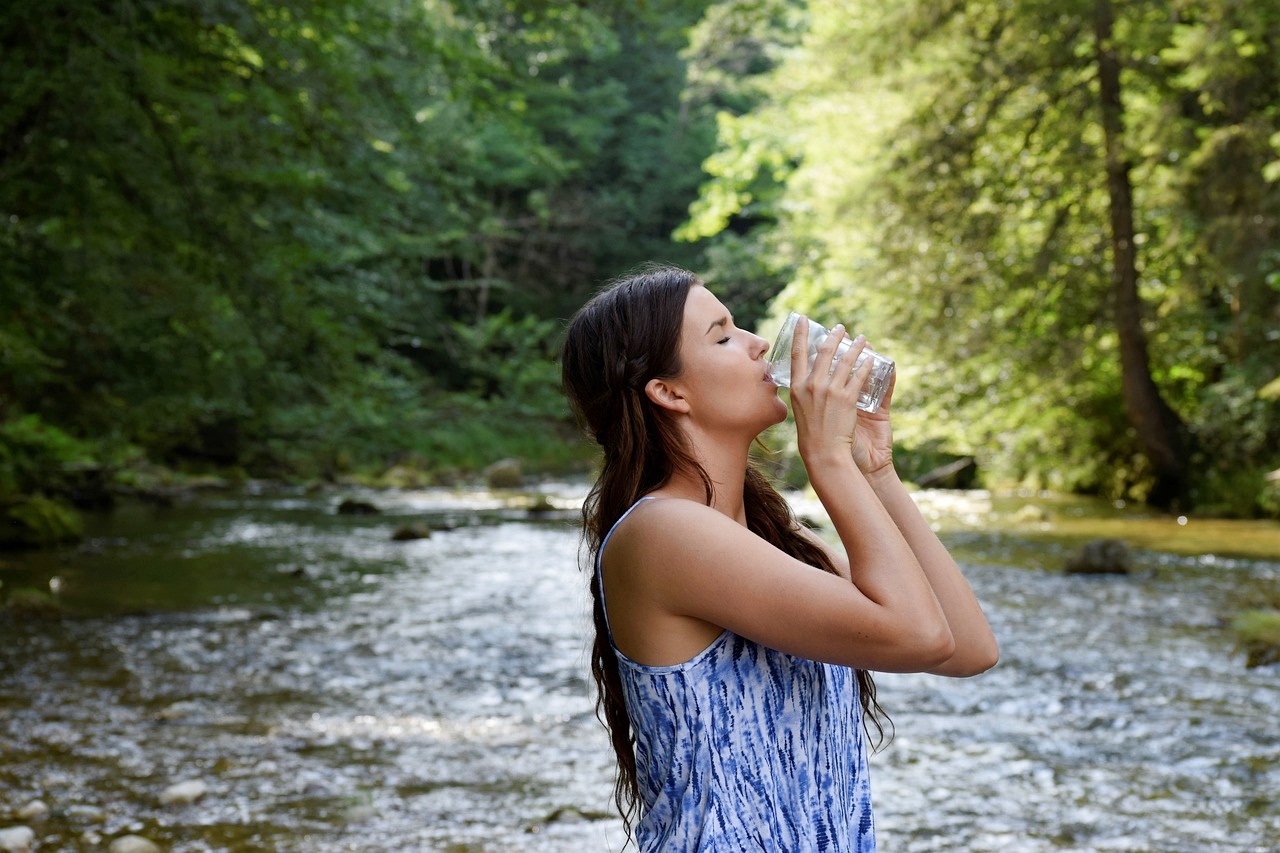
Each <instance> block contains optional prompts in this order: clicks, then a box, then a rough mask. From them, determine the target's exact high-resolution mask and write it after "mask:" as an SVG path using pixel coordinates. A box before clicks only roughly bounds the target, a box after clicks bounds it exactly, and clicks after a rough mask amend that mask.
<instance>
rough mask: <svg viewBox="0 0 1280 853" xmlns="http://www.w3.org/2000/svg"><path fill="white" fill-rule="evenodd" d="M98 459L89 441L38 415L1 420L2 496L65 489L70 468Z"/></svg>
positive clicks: (0, 470)
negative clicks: (45, 420)
mask: <svg viewBox="0 0 1280 853" xmlns="http://www.w3.org/2000/svg"><path fill="white" fill-rule="evenodd" d="M95 461H96V460H95V453H94V451H93V449H92V448H90V447H89V445H88V444H86V443H85V442H83V441H80V440H78V439H76V438H73V437H72V436H70V435H68V434H67V433H65V432H63V431H62V430H60V429H58V428H57V427H55V426H51V425H50V424H48V423H45V422H44V421H43V420H41V419H40V417H39V416H38V415H25V416H22V417H19V418H16V419H14V420H11V421H4V422H2V423H0V498H3V497H5V496H8V495H16V494H34V493H37V492H41V491H48V492H51V493H52V492H58V491H62V490H64V489H65V488H66V486H67V485H68V484H67V478H68V474H69V472H71V471H73V470H74V469H75V468H77V467H83V466H89V465H93V464H95Z"/></svg>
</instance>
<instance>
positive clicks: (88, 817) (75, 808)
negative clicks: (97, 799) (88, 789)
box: [66, 803, 107, 823]
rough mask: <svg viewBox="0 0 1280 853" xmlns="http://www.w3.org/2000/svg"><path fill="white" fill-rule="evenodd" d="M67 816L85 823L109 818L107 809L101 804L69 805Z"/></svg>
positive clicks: (99, 821)
mask: <svg viewBox="0 0 1280 853" xmlns="http://www.w3.org/2000/svg"><path fill="white" fill-rule="evenodd" d="M66 814H67V818H68V819H70V820H74V821H81V822H84V823H102V822H103V821H104V820H106V819H107V813H106V810H104V809H103V808H102V807H100V806H91V805H86V804H79V803H78V804H76V805H72V806H67V812H66Z"/></svg>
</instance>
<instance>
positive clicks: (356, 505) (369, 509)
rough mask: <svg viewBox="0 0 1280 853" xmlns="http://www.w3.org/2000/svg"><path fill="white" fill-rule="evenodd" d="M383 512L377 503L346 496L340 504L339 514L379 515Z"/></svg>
mask: <svg viewBox="0 0 1280 853" xmlns="http://www.w3.org/2000/svg"><path fill="white" fill-rule="evenodd" d="M381 512H382V510H380V509H378V507H377V506H376V505H375V504H373V503H371V502H369V501H362V500H359V499H358V498H346V499H344V500H343V501H342V503H340V504H338V515H378V514H380V513H381Z"/></svg>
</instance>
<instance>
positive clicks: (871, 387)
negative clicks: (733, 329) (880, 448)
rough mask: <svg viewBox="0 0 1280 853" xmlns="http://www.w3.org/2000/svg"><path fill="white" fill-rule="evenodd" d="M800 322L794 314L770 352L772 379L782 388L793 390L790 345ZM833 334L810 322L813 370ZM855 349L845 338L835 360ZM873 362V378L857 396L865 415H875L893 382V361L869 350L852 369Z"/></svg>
mask: <svg viewBox="0 0 1280 853" xmlns="http://www.w3.org/2000/svg"><path fill="white" fill-rule="evenodd" d="M799 319H800V315H799V314H797V313H796V312H794V311H792V312H791V313H790V314H789V315H788V316H787V321H786V322H785V323H783V324H782V330H781V331H780V332H778V338H777V340H775V341H774V342H773V349H771V350H769V356H768V358H767V359H766V361H768V362H769V378H770V379H772V380H773V382H774V384H775V385H779V386H781V387H783V388H790V387H791V341H792V339H793V338H794V337H795V333H796V321H797V320H799ZM829 334H831V332H830V331H828V330H827V329H826V328H824V327H823V326H822V324H820V323H815V322H814V321H813V320H810V321H809V347H808V357H809V367H810V368H812V367H813V361H814V359H815V358H817V355H818V347H820V346H822V342H823V341H825V340H826V339H827V335H829ZM852 346H853V339H852V338H850V337H848V336H846V337H845V338H843V339H842V340H841V341H840V345H839V346H838V347H836V359H840V358H841V357H843V356H844V355H846V354H847V353H848V351H849V349H850V348H851V347H852ZM868 358H870V359H871V360H872V362H873V366H872V368H871V375H870V376H868V377H867V384H866V385H864V386H863V387H862V393H861V394H860V395H859V396H858V404H857V405H858V408H859V409H862V410H863V411H864V412H874V411H876V410H878V409H879V408H880V403H881V402H883V401H884V395H885V392H886V391H888V390H889V380H890V379H892V378H893V371H894V364H893V359H891V358H886V357H885V356H883V355H880V354H879V353H877V352H872V351H871V348H870V347H864V348H863V350H862V352H861V353H860V354H859V355H858V360H857V361H856V362H854V364H853V365H852V366H851V367H850V368H849V369H850V370H851V371H852V370H857V369H858V368H859V367H860V366H861V365H862V362H863V361H865V360H866V359H868Z"/></svg>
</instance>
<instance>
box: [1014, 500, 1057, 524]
mask: <svg viewBox="0 0 1280 853" xmlns="http://www.w3.org/2000/svg"><path fill="white" fill-rule="evenodd" d="M1013 520H1014V521H1017V522H1019V523H1021V524H1037V523H1039V522H1041V521H1048V520H1049V513H1048V512H1046V511H1045V510H1044V509H1042V508H1041V507H1038V506H1036V505H1035V504H1025V505H1023V507H1022V509H1020V510H1018V511H1017V512H1015V513H1014V514H1013Z"/></svg>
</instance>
